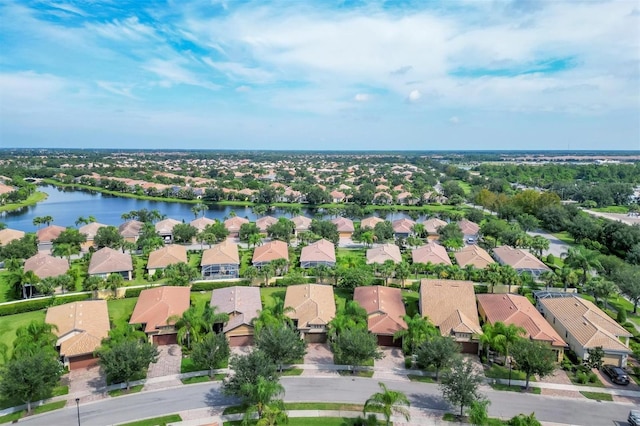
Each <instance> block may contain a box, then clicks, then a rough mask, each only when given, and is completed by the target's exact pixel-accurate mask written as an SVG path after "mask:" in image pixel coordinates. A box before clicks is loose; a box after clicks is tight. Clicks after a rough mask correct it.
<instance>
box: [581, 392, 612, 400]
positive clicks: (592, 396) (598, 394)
mask: <svg viewBox="0 0 640 426" xmlns="http://www.w3.org/2000/svg"><path fill="white" fill-rule="evenodd" d="M580 393H581V394H582V396H584V397H585V398H589V399H595V400H596V401H613V396H611V394H608V393H603V392H587V391H580Z"/></svg>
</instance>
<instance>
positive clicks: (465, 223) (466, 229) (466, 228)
mask: <svg viewBox="0 0 640 426" xmlns="http://www.w3.org/2000/svg"><path fill="white" fill-rule="evenodd" d="M458 227H459V228H460V230H461V231H462V233H463V234H464V235H476V234H477V233H478V232H480V225H478V224H477V223H475V222H471V221H470V220H467V219H462V220H461V221H459V222H458Z"/></svg>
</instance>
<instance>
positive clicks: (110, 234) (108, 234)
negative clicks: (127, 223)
mask: <svg viewBox="0 0 640 426" xmlns="http://www.w3.org/2000/svg"><path fill="white" fill-rule="evenodd" d="M122 243H124V238H123V237H122V235H120V232H119V231H118V228H116V227H115V226H103V227H100V228H98V231H97V232H96V235H95V237H93V244H94V245H95V246H96V248H97V249H101V248H103V247H109V248H112V249H119V248H121V247H122Z"/></svg>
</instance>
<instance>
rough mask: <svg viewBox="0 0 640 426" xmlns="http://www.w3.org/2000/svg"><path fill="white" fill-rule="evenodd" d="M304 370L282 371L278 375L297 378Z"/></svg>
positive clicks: (291, 369) (289, 369) (290, 369)
mask: <svg viewBox="0 0 640 426" xmlns="http://www.w3.org/2000/svg"><path fill="white" fill-rule="evenodd" d="M303 371H304V370H303V369H302V368H288V369H286V370H284V371H283V372H282V373H281V374H280V375H281V376H299V375H301V374H302V372H303Z"/></svg>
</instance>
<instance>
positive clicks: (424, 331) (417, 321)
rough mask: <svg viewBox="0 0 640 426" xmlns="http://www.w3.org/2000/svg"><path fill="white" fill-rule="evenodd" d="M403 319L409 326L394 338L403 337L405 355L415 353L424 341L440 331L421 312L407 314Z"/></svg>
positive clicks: (398, 332)
mask: <svg viewBox="0 0 640 426" xmlns="http://www.w3.org/2000/svg"><path fill="white" fill-rule="evenodd" d="M402 319H404V322H405V323H406V324H407V328H406V329H403V330H399V331H397V332H396V333H395V334H394V335H393V340H397V339H402V351H403V352H404V354H405V356H408V355H412V354H414V353H415V352H416V350H417V348H418V346H420V344H421V343H422V342H424V341H425V340H427V339H428V338H429V337H431V336H435V335H437V334H438V333H439V332H438V329H437V328H436V327H435V326H434V325H433V324H432V323H431V322H430V321H429V319H428V318H426V317H423V316H422V315H420V314H419V313H416V314H414V315H413V317H411V316H409V315H405V316H404V317H402Z"/></svg>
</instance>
